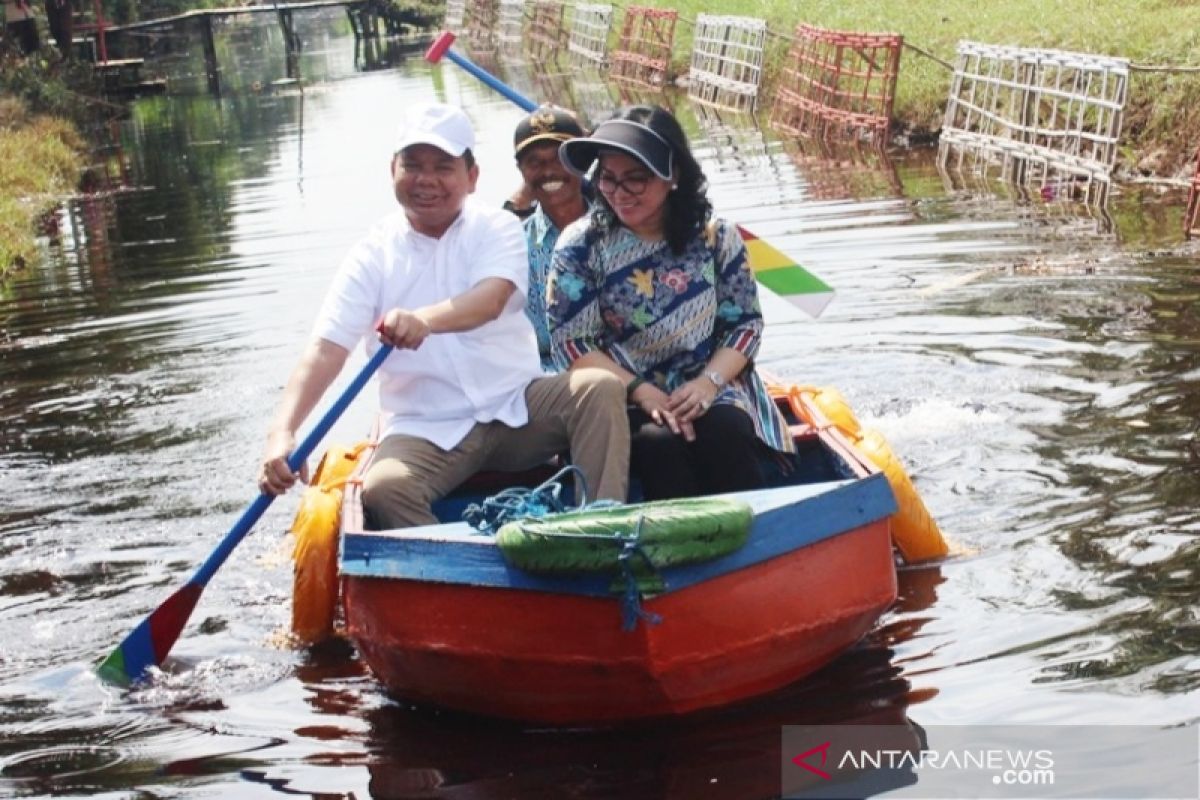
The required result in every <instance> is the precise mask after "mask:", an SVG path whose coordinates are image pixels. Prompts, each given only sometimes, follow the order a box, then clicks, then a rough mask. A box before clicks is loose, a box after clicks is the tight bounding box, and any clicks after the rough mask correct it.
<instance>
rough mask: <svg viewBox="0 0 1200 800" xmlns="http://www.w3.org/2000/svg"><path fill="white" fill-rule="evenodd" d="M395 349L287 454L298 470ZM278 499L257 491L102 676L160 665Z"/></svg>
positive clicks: (119, 678) (381, 354)
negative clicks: (204, 594) (221, 572)
mask: <svg viewBox="0 0 1200 800" xmlns="http://www.w3.org/2000/svg"><path fill="white" fill-rule="evenodd" d="M391 352H392V346H391V345H383V346H382V347H380V348H379V351H378V352H377V353H375V355H373V356H372V357H371V360H370V361H368V362H367V363H366V365H365V366H364V367H363V368H362V370H361V371H360V372H359V373H358V375H357V376H355V378H354V380H353V381H351V382H350V385H349V386H347V387H346V390H345V391H343V392H342V394H341V396H340V397H338V399H337V400H336V401H335V402H334V404H333V406H332V407H330V409H329V410H328V411H326V412H325V416H323V417H321V419H320V421H319V422H317V424H316V426H315V427H313V429H312V430H311V431H310V432H309V434H308V436H306V437H304V441H302V442H300V445H299V447H297V448H296V449H295V451H293V452H292V454H291V455H290V456H288V459H287V464H288V467H290V468H291V470H292V472H298V471H299V470H300V468H301V466H303V465H304V462H305V460H306V459H307V458H308V457H309V455H311V454H312V451H313V450H315V449H316V447H317V445H318V444H320V442H321V439H323V438H324V437H325V434H327V433H329V429H330V428H332V427H333V424H334V423H335V422H337V420H338V417H340V416H341V415H342V412H344V411H345V410H346V408H347V407H348V406H349V405H350V403H351V401H353V400H354V398H355V397H356V396H357V395H358V393H359V392H360V391H362V388H363V386H365V385H366V384H367V381H369V380H370V379H371V376H372V375H374V374H375V371H376V370H377V369H379V365H380V364H382V363H383V362H384V359H386V358H387V357H388V355H389V354H390V353H391ZM274 500H275V495H271V494H259V496H258V499H256V500H255V501H254V502H253V503H251V504H250V507H249V508H247V509H246V510H245V511H244V512H242V516H241V518H239V519H238V521H237V522H235V523H234V524H233V527H232V528H230V529H229V533H227V534H225V538H224V539H222V540H221V543H220V544H218V545H217V548H216V549H215V550H213V552H212V554H211V555H210V556H209V557H208V559H207V560H206V561H205V562H204V563H203V564H201V565H200V569H198V570H196V573H195V574H194V575H192V577H191V579H190V580H189V581H188V582H187V583H186V584H185V585H184V586H183V587H182V588H180V589H179V590H178V591H176V592H175V593H174V594H172V595H171V596H170V597H168V598H167V599H166V600H165V601H164V602H163V603H162V605H160V606H159V607H158V608H156V609H154V611H152V612H150V615H149V616H147V617H146V618H145V619H143V620H142V621H141V624H139V625H138V626H137V627H136V628H134V629H133V631H132V632H131V633H130V634H129V635H128V636H126V637H125V640H124V641H123V642H121V644H120V645H118V647H117V649H116V650H113V651H112V653H110V654H109V656H108V658H106V659H104V661H103V662H102V663H101V664H100V666H99V667H97V670H96V671H97V673H99V675H100V677H101V678H102V679H103V680H105V681H108V682H109V683H116V684H120V685H122V686H128V685H129V684H131V683H136V682H138V681H140V680H142V679H143V678H145V677H146V673H147V672H148V671H149V669H150V667H157V666H159V665H161V664H162V662H163V661H164V660H165V659H166V657H167V654H168V653H170V652H171V648H172V647H174V645H175V641H176V640H177V639H178V638H179V634H180V633H182V632H183V626H184V625H186V624H187V621H188V618H189V617H190V616H191V615H192V609H194V608H195V607H196V601H198V600H199V599H200V593H201V592H203V591H204V587H205V586H207V585H208V581H209V579H210V578H212V576H213V575H214V574H215V573H216V571H217V570H218V569H220V568H221V565H222V564H224V563H225V559H227V558H229V554H230V553H232V552H233V548H235V547H237V546H238V544H239V543H240V542H241V541H242V539H244V538H246V534H248V533H249V532H250V529H251V528H253V527H254V523H256V522H258V519H259V517H261V516H262V515H263V512H264V511H266V510H267V507H268V506H270V505H271V503H272V502H273V501H274Z"/></svg>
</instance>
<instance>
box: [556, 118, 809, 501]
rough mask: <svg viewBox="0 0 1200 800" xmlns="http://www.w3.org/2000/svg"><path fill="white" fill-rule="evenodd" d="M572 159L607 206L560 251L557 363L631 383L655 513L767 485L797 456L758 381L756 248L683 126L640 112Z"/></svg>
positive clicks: (571, 146) (582, 141)
mask: <svg viewBox="0 0 1200 800" xmlns="http://www.w3.org/2000/svg"><path fill="white" fill-rule="evenodd" d="M560 156H561V158H562V160H563V163H564V164H566V165H567V167H568V168H569V169H572V170H573V171H575V172H577V173H579V174H580V175H586V174H588V173H589V171H590V172H591V176H590V177H591V181H592V184H593V186H595V188H596V189H597V198H596V203H595V204H594V205H593V207H592V209H591V211H590V212H589V213H588V214H587V215H586V216H584V217H583V218H582V219H580V220H579V221H577V222H575V223H574V224H572V225H571V226H569V227H568V228H567V229H566V230H565V231H563V233H562V235H561V237H560V238H559V241H558V245H557V246H556V248H555V251H554V257H553V261H552V265H551V271H550V276H549V280H548V289H547V301H548V305H549V308H548V313H549V322H550V328H551V339H552V343H553V348H554V356H555V359H556V360H557V361H558V362H559V364H560V366H563V367H569V368H571V369H577V368H581V367H601V368H603V369H606V370H608V371H609V372H612V373H613V374H615V375H616V376H617V377H619V378H620V379H621V380H622V381H623V382H624V383H625V386H626V388H627V394H628V398H629V412H628V413H629V424H630V431H631V433H632V434H633V440H632V447H633V449H632V454H631V466H632V472H633V476H634V477H636V478H637V479H638V480H639V481H640V483H641V486H642V493H643V496H644V497H645V499H648V500H653V499H660V498H665V497H690V496H696V495H701V494H711V493H715V492H728V491H741V490H746V489H754V488H759V487H762V486H764V485H766V482H767V479H766V474H767V473H766V471H765V469H764V466H765V462H766V461H767V460H769V459H768V457H769V455H770V454H771V453H777V454H780V453H791V452H793V451H794V449H795V445H794V443H793V441H792V438H791V436H790V435H789V433H788V427H787V423H786V421H785V420H784V418H783V416H782V414H781V413H780V412H779V410H778V409H777V408H776V407H775V404H774V403H773V402H772V401H771V399H770V397H769V396H768V394H767V390H766V387H765V385H764V384H763V381H762V379H761V378H760V377H759V376H758V374H757V373H756V372H755V370H754V363H753V362H754V357H755V355H756V354H757V352H758V348H759V344H760V342H761V339H762V330H763V322H762V313H761V311H760V309H759V303H758V294H757V289H756V284H755V280H754V276H753V274H752V273H751V272H750V268H749V263H748V261H747V257H746V248H745V245H744V244H743V243H742V240H741V237H740V236H739V235H738V232H737V228H736V227H735V226H734V225H733V224H731V223H729V222H725V221H724V220H720V219H713V218H712V205H711V204H710V203H709V201H708V197H707V187H708V183H707V180H706V179H705V177H704V173H703V171H701V169H700V165H699V164H698V163H696V159H695V157H694V156H693V155H692V152H691V150H690V149H689V147H688V142H687V136H686V135H685V134H684V132H683V129H682V128H681V127H680V125H679V122H678V121H677V120H676V119H675V118H674V117H673V116H672V115H671V114H670V112H668V111H666V110H665V109H662V108H660V107H658V106H631V107H627V108H624V109H621V110H620V111H618V112H617V114H616V115H615V116H614V117H613V119H610V120H608V121H606V122H603V123H601V124H600V125H599V126H598V127H597V128H596V130H595V131H594V132H593V133H592V135H591V136H589V137H585V138H578V139H572V140H570V141H568V142H564V143H563V145H562V147H561V149H560Z"/></svg>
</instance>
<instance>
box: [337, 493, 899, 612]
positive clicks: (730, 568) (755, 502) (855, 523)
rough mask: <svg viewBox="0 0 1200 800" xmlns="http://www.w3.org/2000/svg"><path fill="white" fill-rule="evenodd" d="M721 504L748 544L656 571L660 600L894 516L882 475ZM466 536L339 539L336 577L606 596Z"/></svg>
mask: <svg viewBox="0 0 1200 800" xmlns="http://www.w3.org/2000/svg"><path fill="white" fill-rule="evenodd" d="M729 496H730V497H735V498H738V499H741V500H745V501H746V502H748V503H749V504H750V505H751V507H752V508H753V509H754V524H753V527H752V528H751V530H750V537H749V540H748V541H747V542H746V544H745V546H743V547H742V548H741V549H739V550H738V551H736V552H734V553H730V554H729V555H727V556H723V557H721V558H718V559H715V560H713V561H706V562H703V563H699V564H688V565H684V566H678V567H668V568H664V569H663V570H661V575H662V577H663V579H664V581H665V584H666V587H665V590H664V592H663V593H664V594H665V593H670V592H676V591H679V590H680V589H685V588H687V587H689V586H693V585H695V584H698V583H702V582H704V581H707V580H711V579H712V578H715V577H717V576H720V575H724V574H726V573H729V572H734V571H736V570H740V569H745V568H746V567H749V566H752V565H754V564H758V563H761V562H763V561H767V560H769V559H772V558H776V557H778V556H781V555H783V554H785V553H790V552H792V551H794V550H797V549H799V548H801V547H805V546H807V545H810V544H813V543H815V542H819V541H821V540H823V539H828V538H831V537H833V536H837V535H838V534H841V533H845V532H847V531H850V530H853V529H855V528H859V527H862V526H864V525H868V524H870V523H872V522H875V521H877V520H880V519H883V518H885V517H888V516H891V515H892V514H894V513H895V512H896V500H895V497H894V495H893V494H892V490H891V487H890V486H889V485H888V482H887V478H886V477H885V476H884V475H883V474H882V473H876V474H874V475H871V476H868V477H866V478H861V479H855V480H844V481H830V482H825V483H817V484H805V485H800V486H786V487H782V488H777V489H763V490H760V491H755V492H741V493H737V494H732V495H729ZM471 530H472V529H471V528H470V527H469V526H468V525H467V524H466V523H461V522H459V523H452V524H447V525H432V526H427V527H423V528H409V529H406V530H395V531H372V532H361V531H359V532H351V531H346V532H343V534H342V537H341V557H340V568H341V572H342V574H343V575H346V576H351V577H363V578H393V579H403V580H415V581H426V582H433V583H448V584H457V585H466V586H490V587H496V588H504V589H527V590H531V591H540V592H554V593H558V594H571V595H583V596H592V597H612V596H613V591H612V583H613V578H614V576H613V575H611V574H603V573H575V574H571V575H536V574H533V573H529V572H524V571H522V570H519V569H517V568H515V567H512V566H510V565H509V564H508V563H507V562H505V560H504V558H503V556H502V555H501V554H500V549H499V548H498V547H497V546H496V544H495V540H494V539H493V538H492V537H490V536H484V535H481V534H478V533H471V532H470V531H471Z"/></svg>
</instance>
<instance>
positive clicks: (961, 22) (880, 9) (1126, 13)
mask: <svg viewBox="0 0 1200 800" xmlns="http://www.w3.org/2000/svg"><path fill="white" fill-rule="evenodd" d="M642 4H643V5H650V6H656V7H659V8H674V9H676V10H678V11H679V14H680V17H681V23H680V24H679V26H678V27H677V29H676V42H675V47H674V48H673V49H674V53H675V57H676V59H677V61H678V62H679V63H678V64H677V65H676V66H677V67H678V69H679V71H682V70H684V69H686V67H687V63H686V62H687V60H688V54H690V53H691V48H692V41H691V40H692V27H691V25H689V24H687V22H685V21H683V20H691V21H694V20H695V19H696V16H697V15H698V14H705V13H707V14H732V15H740V16H749V17H759V18H763V19H766V21H767V27H768V29H769V30H770V31H771V32H772V33H775V34H784V35H787V36H790V35H791V33H792V32H793V31H794V29H795V26H796V24H797V23H800V22H805V23H807V24H810V25H816V26H818V27H822V28H831V29H837V30H853V31H863V32H871V33H899V34H901V35H903V36H904V40H905V43H906V44H910V45H914V46H916V47H919V48H920V49H921V50H924V51H927V52H929V53H930V54H932V55H934V56H936V57H937V58H939V59H941V60H942V61H945V62H949V63H951V64H953V63H954V61H955V48H956V47H957V44H958V42H959V41H960V40H964V39H965V40H971V41H976V42H983V43H987V44H997V45H1013V46H1017V47H1041V48H1052V49H1058V50H1072V51H1077V52H1083V53H1094V54H1097V55H1109V56H1116V57H1121V58H1127V59H1129V60H1130V61H1131V62H1133V63H1134V64H1138V65H1151V66H1164V65H1170V66H1191V67H1200V33H1198V32H1200V4H1196V3H1184V2H1180V0H1005V2H1002V3H995V2H994V3H985V4H980V3H978V2H976V0H904V2H890V3H881V2H878V0H810V2H806V3H804V4H802V5H800V6H797V5H796V3H795V2H793V0H720V2H719V3H714V2H713V0H644V2H643V3H642ZM787 46H788V42H787V41H786V40H785V39H783V38H782V37H780V36H772V37H771V40H770V43H769V48H768V56H767V58H768V63H769V64H771V65H772V67H771V68H768V70H767V82H768V87H767V90H768V93H767V96H768V97H770V96H771V95H770V91H771V86H770V85H769V84H770V82H771V81H772V80H773V79H774V77H775V75H774V73H776V72H777V71H778V65H779V64H780V63H781V62H782V60H783V58H784V56H785V54H786V52H787ZM950 77H951V73H950V70H949V69H947V68H946V67H945V66H944V65H942V64H939V63H938V62H937V61H934V60H933V59H931V58H928V57H926V56H924V55H921V54H920V53H918V52H915V51H914V50H912V49H910V48H908V47H906V48H905V49H904V52H903V55H902V57H901V60H900V74H899V78H898V79H897V83H896V103H895V108H894V110H893V117H894V118H895V120H896V121H897V122H898V124H899V125H900V127H901V129H902V130H904V131H905V132H907V133H910V134H914V135H918V136H919V135H922V134H930V133H932V132H934V131H936V130H937V129H938V127H940V125H941V117H942V112H943V110H944V108H945V103H946V96H947V94H948V93H949V89H950ZM1122 139H1123V141H1124V143H1125V146H1124V148H1123V153H1122V162H1123V163H1122V164H1121V167H1122V168H1123V169H1125V170H1128V171H1131V172H1133V171H1136V172H1140V173H1152V174H1157V175H1160V176H1175V177H1178V176H1179V175H1181V174H1182V173H1183V172H1184V171H1185V170H1186V171H1190V158H1191V155H1192V153H1194V152H1195V149H1196V147H1197V145H1200V72H1191V73H1186V72H1184V73H1163V72H1135V73H1134V74H1133V76H1132V77H1131V79H1130V85H1129V103H1128V106H1127V110H1126V117H1125V127H1124V133H1123V136H1122Z"/></svg>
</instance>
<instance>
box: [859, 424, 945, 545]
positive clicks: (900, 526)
mask: <svg viewBox="0 0 1200 800" xmlns="http://www.w3.org/2000/svg"><path fill="white" fill-rule="evenodd" d="M857 446H858V449H859V450H860V451H862V454H863V455H865V456H866V457H867V458H869V459H871V463H873V464H874V465H875V466H877V467H879V469H880V471H882V472H883V474H884V475H886V476H887V479H888V484H889V485H890V486H891V487H892V492H893V494H895V495H896V505H897V506H898V507H899V509H898V510H897V511H896V514H895V516H893V517H892V541H893V542H895V544H896V548H897V549H898V550H899V551H900V555H902V556H904V560H905V561H907V562H908V563H910V564H912V563H915V562H918V561H928V560H929V559H931V558H941V557H942V556H944V555H946V554H947V553H948V552H949V551H950V548H949V547H948V546H947V545H946V540H945V538H944V537H943V536H942V532H941V530H940V529H939V528H938V526H937V523H936V522H934V521H933V517H932V516H931V515H930V513H929V509H928V508H926V507H925V501H924V500H922V499H921V495H919V494H918V493H917V487H915V486H913V482H912V480H911V479H910V478H909V477H908V473H907V472H906V471H905V469H904V465H903V464H901V463H900V459H898V458H897V457H896V454H895V453H893V452H892V448H891V447H889V446H888V443H887V441H886V440H885V439H884V438H883V434H881V433H880V432H879V431H876V430H867V431H864V432H863V434H862V437H861V438H860V439H859V440H858V442H857Z"/></svg>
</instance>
